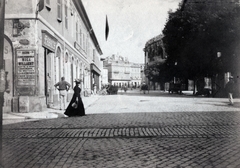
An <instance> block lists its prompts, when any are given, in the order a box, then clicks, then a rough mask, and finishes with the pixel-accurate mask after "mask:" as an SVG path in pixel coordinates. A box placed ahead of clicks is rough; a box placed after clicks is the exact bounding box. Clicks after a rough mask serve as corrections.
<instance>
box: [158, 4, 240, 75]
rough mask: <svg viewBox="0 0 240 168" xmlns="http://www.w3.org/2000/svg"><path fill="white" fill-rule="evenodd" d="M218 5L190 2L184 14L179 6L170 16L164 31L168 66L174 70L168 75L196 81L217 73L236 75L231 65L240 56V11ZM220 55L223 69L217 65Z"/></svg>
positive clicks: (231, 5)
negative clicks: (239, 52)
mask: <svg viewBox="0 0 240 168" xmlns="http://www.w3.org/2000/svg"><path fill="white" fill-rule="evenodd" d="M217 2H218V1H215V0H208V1H205V0H202V1H201V0H195V1H194V0H192V1H187V2H186V3H185V6H184V10H181V9H182V8H181V6H180V7H179V9H178V10H177V11H176V12H169V18H168V21H167V23H166V25H165V28H164V30H163V35H164V37H163V44H164V48H165V52H166V53H167V55H168V59H167V61H166V64H167V65H168V67H169V68H170V69H172V70H169V75H177V76H179V77H181V78H185V79H197V78H201V77H204V76H213V75H214V74H215V73H217V71H225V72H226V71H234V67H233V66H232V65H233V63H234V60H236V59H237V58H236V57H237V56H238V55H237V53H236V52H237V50H236V49H237V47H238V45H239V37H240V36H239V32H240V18H239V17H240V12H239V11H240V10H239V6H236V5H233V4H231V3H228V1H226V3H224V4H223V3H217ZM219 2H220V1H219ZM229 2H230V1H229ZM203 11H204V12H203ZM219 51H220V52H221V53H222V58H221V59H222V67H221V68H217V67H216V65H215V64H216V55H217V52H219ZM176 62H177V66H175V63H176ZM173 72H175V74H174V73H173ZM176 72H178V73H176ZM172 77H173V76H172Z"/></svg>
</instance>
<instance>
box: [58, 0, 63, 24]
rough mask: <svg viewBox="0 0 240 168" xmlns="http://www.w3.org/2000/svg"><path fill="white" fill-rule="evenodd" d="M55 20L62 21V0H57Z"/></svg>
mask: <svg viewBox="0 0 240 168" xmlns="http://www.w3.org/2000/svg"><path fill="white" fill-rule="evenodd" d="M57 20H58V21H59V22H62V1H61V0H57Z"/></svg>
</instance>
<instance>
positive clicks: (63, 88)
mask: <svg viewBox="0 0 240 168" xmlns="http://www.w3.org/2000/svg"><path fill="white" fill-rule="evenodd" d="M54 87H55V88H56V89H58V90H59V96H60V110H62V109H64V110H65V107H66V96H67V91H68V90H69V89H70V87H71V85H70V84H69V83H68V82H67V81H65V78H64V77H62V78H61V81H60V82H58V83H56V84H55V85H54Z"/></svg>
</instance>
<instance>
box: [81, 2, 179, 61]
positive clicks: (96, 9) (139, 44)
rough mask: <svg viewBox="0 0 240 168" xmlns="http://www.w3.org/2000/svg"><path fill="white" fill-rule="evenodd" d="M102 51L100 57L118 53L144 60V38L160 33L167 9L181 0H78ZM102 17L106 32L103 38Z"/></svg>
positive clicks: (133, 59)
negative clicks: (80, 0) (106, 34)
mask: <svg viewBox="0 0 240 168" xmlns="http://www.w3.org/2000/svg"><path fill="white" fill-rule="evenodd" d="M82 2H83V5H84V7H85V10H86V12H87V14H88V18H89V20H90V22H91V25H92V28H93V31H94V33H95V35H96V38H97V40H98V43H99V45H100V48H101V50H102V52H103V54H102V55H101V58H105V57H108V56H111V55H113V54H118V55H121V56H123V57H127V58H128V60H129V61H130V62H133V63H144V51H143V49H144V47H145V44H146V42H147V41H148V40H150V39H151V38H153V37H155V36H158V35H160V34H162V30H163V28H164V26H165V24H166V21H167V18H168V11H169V10H173V11H175V10H176V8H177V7H178V5H179V3H180V2H181V0H82ZM106 16H107V18H108V25H109V35H108V39H107V40H106V39H105V25H106Z"/></svg>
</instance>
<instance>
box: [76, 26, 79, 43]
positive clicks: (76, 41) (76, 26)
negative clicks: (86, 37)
mask: <svg viewBox="0 0 240 168" xmlns="http://www.w3.org/2000/svg"><path fill="white" fill-rule="evenodd" d="M78 34H79V33H78V22H77V23H76V42H78Z"/></svg>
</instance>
